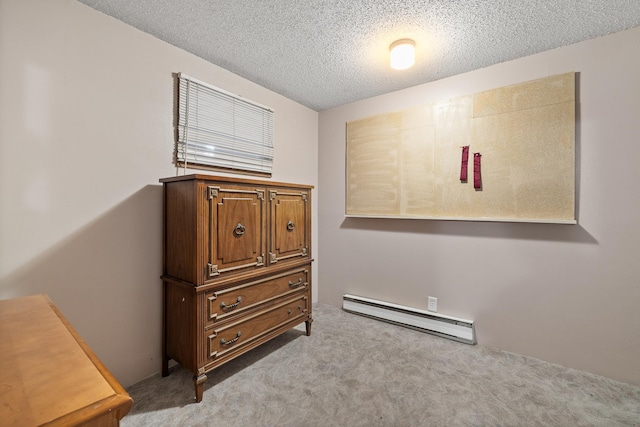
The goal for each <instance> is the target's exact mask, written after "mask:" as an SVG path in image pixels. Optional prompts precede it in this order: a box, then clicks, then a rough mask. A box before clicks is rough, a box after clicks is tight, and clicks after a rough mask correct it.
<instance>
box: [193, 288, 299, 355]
mask: <svg viewBox="0 0 640 427" xmlns="http://www.w3.org/2000/svg"><path fill="white" fill-rule="evenodd" d="M308 304H309V299H308V297H307V296H306V295H304V296H299V297H297V298H295V299H287V300H285V301H283V302H281V303H278V304H275V305H273V306H271V307H269V308H268V309H267V310H266V311H261V312H257V313H254V314H253V315H249V316H247V317H243V318H241V319H238V321H237V322H233V323H230V324H227V325H225V326H223V327H221V328H212V329H209V330H206V331H205V341H206V342H207V358H208V359H209V360H210V361H211V360H212V359H213V360H218V359H220V358H224V357H225V356H228V355H230V354H232V353H235V352H238V351H241V350H242V349H244V348H245V347H252V344H256V345H257V344H259V343H260V341H262V340H264V339H268V338H269V335H270V334H271V333H277V332H278V329H280V328H283V327H286V328H288V327H291V326H292V325H293V324H295V323H299V322H302V321H304V320H306V319H307V318H308V313H309V310H308Z"/></svg>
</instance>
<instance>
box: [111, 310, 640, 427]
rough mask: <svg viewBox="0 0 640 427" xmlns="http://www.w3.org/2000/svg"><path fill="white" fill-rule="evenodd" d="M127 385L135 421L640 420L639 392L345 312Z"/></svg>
mask: <svg viewBox="0 0 640 427" xmlns="http://www.w3.org/2000/svg"><path fill="white" fill-rule="evenodd" d="M208 376H209V379H208V380H207V382H206V383H205V391H204V398H203V401H202V402H201V403H198V404H197V403H195V399H194V396H195V394H194V388H193V382H192V379H191V378H192V373H191V372H188V371H186V370H185V369H182V368H181V367H180V366H179V365H178V366H175V367H174V368H173V369H172V372H171V374H170V375H169V376H168V377H166V378H161V377H160V375H156V376H154V377H151V378H148V379H146V380H144V381H142V382H140V383H138V384H135V385H133V386H131V387H130V388H129V389H128V392H129V394H130V395H131V397H132V398H133V400H134V403H133V408H132V410H131V412H130V413H129V415H127V416H126V417H125V418H124V419H123V420H122V425H123V426H125V427H128V426H225V427H234V426H247V427H249V426H274V427H275V426H278V427H279V426H296V427H305V426H314V427H315V426H322V427H325V426H326V427H328V426H398V427H404V426H607V427H609V426H640V387H634V386H631V385H628V384H624V383H620V382H616V381H613V380H610V379H607V378H603V377H599V376H596V375H593V374H589V373H585V372H581V371H577V370H574V369H568V368H564V367H562V366H558V365H553V364H550V363H546V362H542V361H540V360H537V359H532V358H528V357H524V356H520V355H516V354H512V353H507V352H502V351H499V350H496V349H491V348H487V347H483V346H479V345H476V346H470V345H467V344H460V343H457V342H454V341H450V340H447V339H443V338H439V337H435V336H432V335H429V334H425V333H421V332H417V331H413V330H411V329H406V328H402V327H399V326H395V325H391V324H388V323H384V322H380V321H377V320H372V319H368V318H365V317H361V316H357V315H354V314H350V313H346V312H344V311H342V310H341V309H339V308H335V307H331V306H327V305H322V304H318V305H315V306H314V323H313V330H312V334H311V336H310V337H307V336H305V335H304V325H300V326H299V327H297V328H296V329H294V330H291V331H289V332H287V333H285V334H284V335H282V336H280V337H278V338H276V339H275V340H273V341H271V342H269V343H267V344H265V345H263V346H262V347H259V348H257V349H254V350H252V351H250V352H249V353H247V354H245V355H243V356H241V357H239V358H237V359H235V360H233V361H231V362H229V363H227V364H226V365H223V366H221V367H220V368H218V369H217V370H214V371H213V372H212V373H210V374H209V375H208Z"/></svg>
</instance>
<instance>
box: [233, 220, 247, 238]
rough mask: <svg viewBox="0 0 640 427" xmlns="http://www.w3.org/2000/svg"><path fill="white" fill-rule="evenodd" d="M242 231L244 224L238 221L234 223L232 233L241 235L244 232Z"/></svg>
mask: <svg viewBox="0 0 640 427" xmlns="http://www.w3.org/2000/svg"><path fill="white" fill-rule="evenodd" d="M244 232H245V227H244V225H242V224H240V223H238V225H236V228H235V230H233V233H234V234H235V235H236V236H242V235H243V234H244Z"/></svg>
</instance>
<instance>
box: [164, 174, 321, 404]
mask: <svg viewBox="0 0 640 427" xmlns="http://www.w3.org/2000/svg"><path fill="white" fill-rule="evenodd" d="M160 182H162V183H163V189H164V198H163V254H162V255H163V275H162V280H163V328H162V329H163V336H162V375H163V376H167V375H168V374H169V369H168V362H169V360H170V359H173V360H175V361H176V362H178V363H180V364H181V365H182V366H183V367H185V368H187V369H189V370H190V371H192V372H193V381H194V385H195V394H196V401H197V402H200V401H202V394H203V390H204V382H205V381H206V380H207V374H208V373H209V372H210V371H211V370H212V369H214V368H216V367H218V366H220V365H221V364H223V363H225V362H228V361H229V360H232V359H233V358H235V357H238V356H240V355H241V354H243V353H245V352H247V351H249V350H251V349H253V348H255V347H257V346H259V345H261V344H263V343H265V342H266V341H268V340H270V339H272V338H274V337H276V336H278V335H280V334H282V333H284V332H286V331H288V330H289V329H291V328H292V327H294V326H296V325H298V324H300V323H302V322H305V324H306V331H307V335H310V334H311V322H312V321H313V318H312V313H311V263H312V262H313V259H312V258H311V190H312V188H313V187H312V186H309V185H300V184H290V183H281V182H270V181H262V180H253V179H241V178H229V177H219V176H209V175H199V174H195V175H186V176H178V177H172V178H165V179H161V180H160Z"/></svg>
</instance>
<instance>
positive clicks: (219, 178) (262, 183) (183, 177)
mask: <svg viewBox="0 0 640 427" xmlns="http://www.w3.org/2000/svg"><path fill="white" fill-rule="evenodd" d="M194 180H195V181H215V182H225V183H233V184H252V185H260V186H263V187H270V186H277V187H293V188H304V189H312V188H313V185H306V184H294V183H290V182H277V181H267V180H260V179H247V178H234V177H228V176H216V175H205V174H191V175H179V176H172V177H167V178H161V179H160V182H162V183H167V182H177V181H194Z"/></svg>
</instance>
